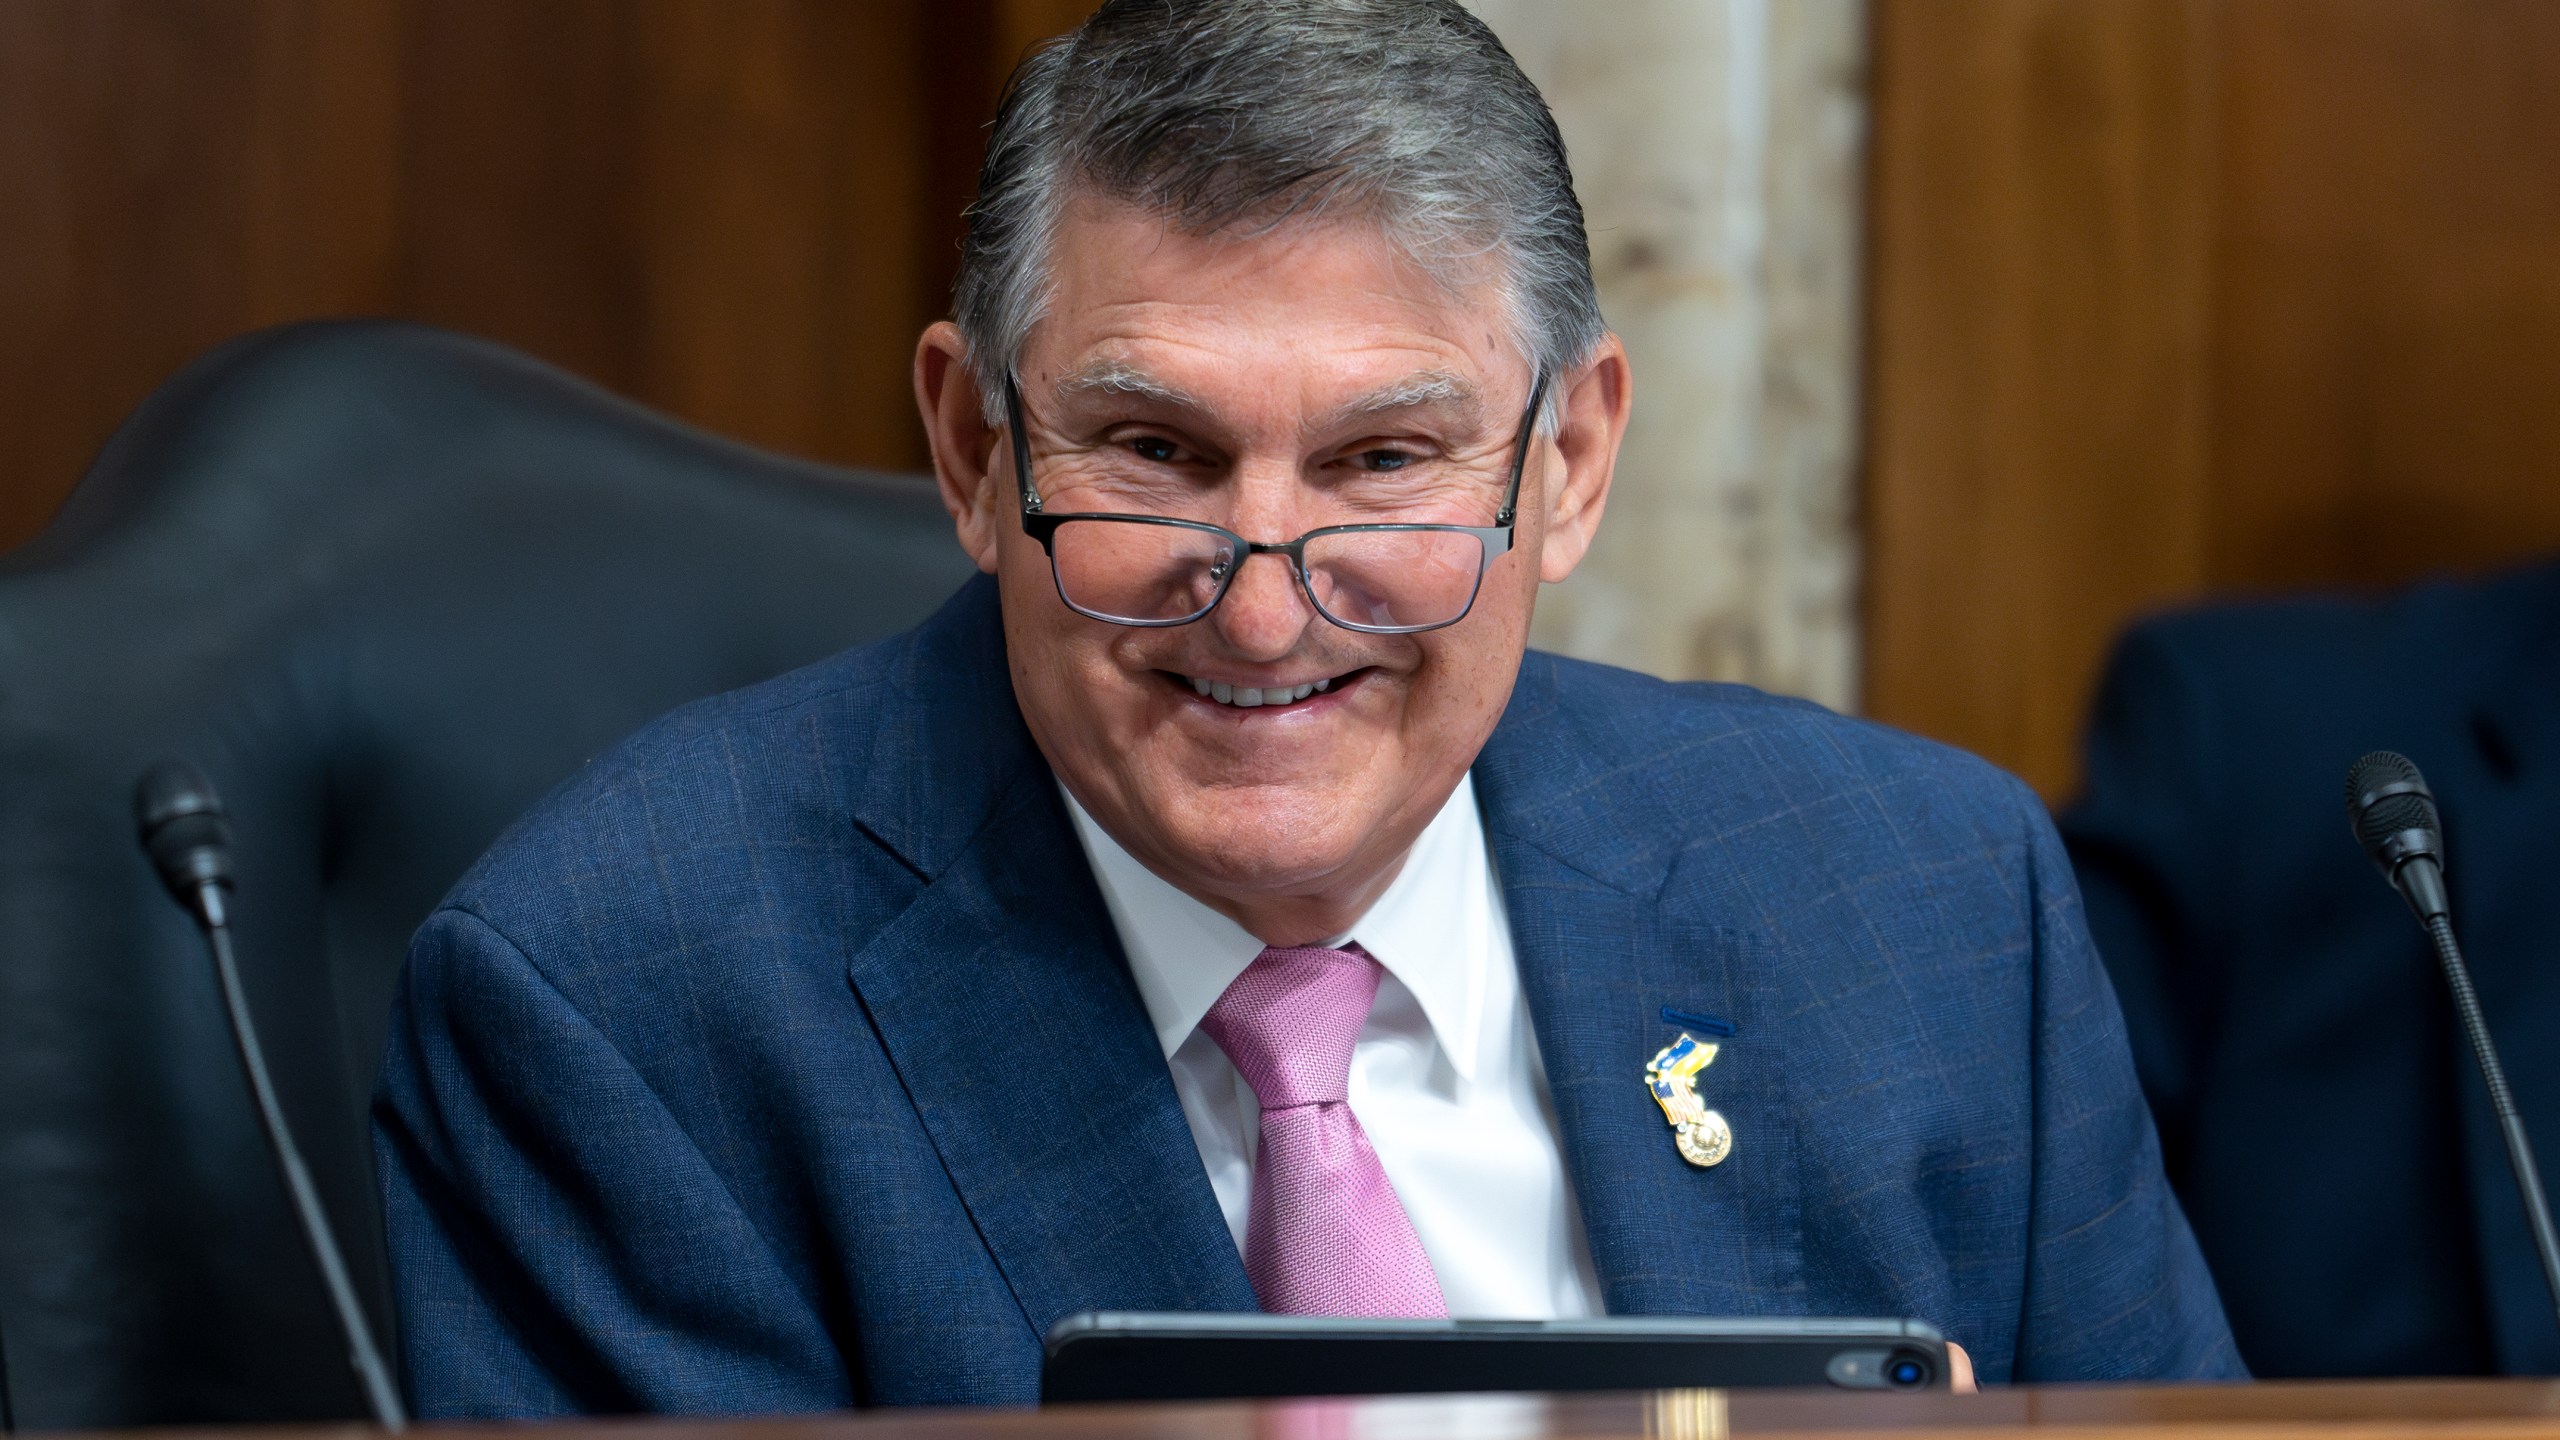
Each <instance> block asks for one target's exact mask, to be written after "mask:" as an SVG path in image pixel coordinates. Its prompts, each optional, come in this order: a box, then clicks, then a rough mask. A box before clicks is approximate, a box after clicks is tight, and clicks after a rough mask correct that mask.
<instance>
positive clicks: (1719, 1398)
mask: <svg viewBox="0 0 2560 1440" xmlns="http://www.w3.org/2000/svg"><path fill="white" fill-rule="evenodd" d="M2021 1429H2034V1430H2042V1431H2048V1432H2054V1433H2055V1435H2056V1437H2057V1440H2062V1437H2065V1436H2067V1437H2068V1440H2119V1437H2121V1440H2137V1437H2138V1440H2297V1437H2300V1440H2311V1437H2321V1440H2338V1437H2347V1440H2383V1437H2389V1436H2403V1435H2406V1436H2426V1437H2448V1440H2451V1437H2460V1440H2498V1437H2506V1436H2527V1435H2531V1436H2555V1437H2560V1381H2544V1380H2463V1381H2404V1382H2397V1383H2390V1384H2372V1383H2361V1382H2359V1383H2330V1382H2319V1383H2270V1384H2259V1385H2233V1386H2191V1387H2179V1388H2137V1387H2113V1386H2047V1387H2043V1388H2029V1389H2012V1390H1999V1391H1995V1392H1993V1393H1990V1394H1986V1395H1849V1394H1841V1393H1837V1392H1820V1391H1735V1392H1720V1391H1713V1390H1673V1391H1661V1392H1656V1393H1652V1394H1639V1395H1557V1396H1542V1395H1471V1396H1457V1397H1420V1396H1417V1397H1412V1398H1399V1399H1387V1400H1302V1401H1266V1402H1260V1403H1249V1404H1229V1405H1167V1406H1161V1407H1153V1406H1095V1407H1091V1408H1076V1409H1063V1410H1051V1411H1026V1410H942V1411H898V1412H886V1413H881V1414H876V1415H843V1416H826V1417H819V1418H809V1419H787V1420H746V1421H728V1422H718V1421H696V1420H643V1421H611V1422H603V1423H595V1424H578V1425H562V1426H552V1427H544V1431H543V1440H978V1437H986V1440H1106V1437H1107V1440H1441V1437H1451V1440H1456V1437H1480V1440H1548V1437H1555V1440H1564V1437H1589V1440H1602V1437H1610V1440H1617V1437H1624V1440H1724V1437H1726V1436H1744V1435H1749V1436H1759V1437H1780V1436H1823V1435H1839V1434H1843V1433H1856V1432H1864V1431H1873V1432H1889V1433H1890V1434H1891V1435H1892V1436H1893V1437H1894V1440H1936V1437H1949V1440H1952V1437H1956V1436H1982V1435H1992V1434H1995V1433H1997V1432H2002V1431H2015V1430H2021ZM197 1433H198V1434H199V1435H201V1436H205V1437H213V1436H224V1437H229V1440H364V1437H369V1436H372V1435H373V1433H374V1432H371V1431H368V1430H364V1429H361V1428H358V1427H353V1426H346V1427H329V1428H318V1427H314V1428H296V1429H292V1430H284V1429H275V1430H231V1431H201V1432H197ZM419 1433H420V1435H421V1436H422V1437H426V1440H436V1437H442V1440H489V1437H490V1432H489V1431H487V1430H485V1429H480V1428H477V1427H435V1426H429V1427H422V1429H421V1431H420V1432H419ZM532 1435H533V1432H531V1431H529V1430H522V1429H519V1430H513V1431H512V1440H532ZM155 1440H175V1436H174V1435H173V1433H172V1432H166V1431H163V1432H155Z"/></svg>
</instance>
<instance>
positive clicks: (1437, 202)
mask: <svg viewBox="0 0 2560 1440" xmlns="http://www.w3.org/2000/svg"><path fill="white" fill-rule="evenodd" d="M1077 189H1082V190H1083V191H1084V192H1085V193H1088V194H1094V195H1099V196H1103V197H1107V198H1110V199H1115V200H1121V201H1126V202H1129V203H1132V204H1135V205H1138V206H1141V207H1143V208H1145V209H1148V210H1151V211H1154V212H1156V213H1158V214H1161V215H1163V216H1165V217H1166V219H1167V220H1168V221H1169V222H1170V223H1172V224H1174V225H1177V226H1179V227H1181V228H1182V229H1185V230H1187V231H1190V232H1192V233H1195V234H1211V233H1215V232H1216V231H1219V230H1221V229H1225V228H1227V227H1229V226H1246V227H1254V228H1258V229H1268V228H1270V227H1272V226H1276V225H1279V224H1281V223H1283V222H1285V221H1287V220H1289V219H1291V218H1292V217H1299V216H1318V215H1325V216H1331V215H1344V216H1356V217H1359V218H1362V219H1365V220H1369V221H1371V222H1372V223H1375V224H1377V225H1378V226H1379V227H1380V228H1381V229H1382V231H1383V232H1384V233H1385V234H1386V235H1387V237H1388V238H1389V239H1390V240H1391V241H1393V242H1394V243H1395V244H1397V245H1398V246H1399V247H1401V248H1402V249H1403V250H1404V252H1405V253H1406V254H1407V255H1409V256H1411V257H1412V258H1413V259H1415V260H1416V261H1417V262H1419V263H1421V264H1423V265H1425V266H1426V267H1429V268H1432V269H1433V270H1434V271H1435V272H1436V273H1441V274H1442V275H1443V276H1444V278H1446V277H1449V276H1450V275H1451V273H1452V267H1453V266H1459V265H1464V264H1466V263H1468V262H1471V261H1473V260H1475V259H1477V258H1478V257H1483V256H1491V257H1493V259H1494V260H1495V262H1496V264H1497V267H1498V268H1497V271H1496V274H1497V276H1498V280H1499V286H1500V290H1501V292H1502V294H1503V297H1504V301H1505V305H1506V308H1507V309H1508V310H1509V312H1510V316H1509V319H1510V324H1511V329H1512V331H1513V335H1514V338H1515V340H1516V343H1517V344H1518V345H1519V346H1520V348H1521V350H1522V352H1523V354H1524V355H1525V356H1526V357H1527V358H1528V359H1529V360H1530V361H1531V362H1532V363H1533V364H1535V365H1537V366H1538V367H1539V368H1541V369H1542V370H1543V371H1545V373H1547V374H1549V375H1556V374H1560V373H1561V372H1563V371H1565V370H1567V369H1569V368H1571V367H1573V366H1575V365H1578V364H1580V363H1581V362H1582V361H1583V360H1585V359H1587V358H1589V356H1590V354H1591V350H1592V347H1593V346H1595V345H1597V344H1598V343H1599V341H1600V338H1601V336H1602V335H1603V334H1604V333H1605V329H1606V327H1605V325H1604V323H1603V322H1602V320H1601V318H1600V302H1599V297H1598V295H1597V294H1596V293H1595V292H1594V290H1593V288H1592V283H1591V249H1590V243H1589V241H1588V239H1587V238H1586V237H1585V235H1584V233H1583V225H1582V204H1581V202H1580V201H1579V200H1578V199H1576V198H1575V196H1574V193H1573V173H1572V171H1571V170H1570V169H1569V168H1568V167H1567V165H1566V163H1565V153H1564V138H1563V136H1561V135H1560V134H1558V133H1557V131H1556V123H1555V117H1554V116H1552V115H1550V114H1549V113H1548V111H1547V104H1546V100H1545V98H1544V97H1543V96H1541V95H1540V94H1539V93H1538V88H1537V87H1536V86H1535V85H1532V84H1531V83H1529V78H1528V77H1527V76H1526V75H1523V74H1521V73H1520V67H1519V66H1518V65H1517V64H1516V63H1514V62H1513V60H1512V58H1511V53H1510V52H1509V51H1507V50H1505V49H1503V48H1502V42H1501V41H1499V40H1497V39H1495V38H1494V35H1493V32H1492V31H1491V30H1489V29H1487V28H1485V24H1484V22H1483V21H1481V20H1479V19H1477V18H1476V17H1475V16H1474V15H1472V14H1470V13H1468V11H1467V10H1466V8H1465V7H1464V6H1462V5H1460V4H1458V3H1457V0H1109V3H1107V4H1105V5H1103V6H1102V8H1100V9H1099V10H1097V11H1095V12H1094V14H1093V16H1092V17H1091V18H1090V19H1088V20H1086V21H1085V23H1084V24H1083V25H1082V26H1081V27H1080V28H1078V29H1077V30H1076V31H1074V32H1073V33H1072V34H1069V35H1066V36H1063V37H1061V38H1060V39H1057V40H1055V41H1052V42H1050V43H1049V44H1048V45H1046V46H1044V47H1043V48H1042V49H1040V50H1039V51H1037V52H1035V53H1034V54H1033V55H1031V56H1030V58H1028V59H1026V60H1024V61H1023V63H1022V65H1021V67H1020V68H1018V69H1017V70H1015V71H1014V74H1013V79H1012V80H1011V82H1010V83H1008V84H1007V85H1006V87H1005V94H1004V100H1003V103H1002V104H1001V105H1000V106H999V107H998V108H997V111H996V120H995V127H994V130H993V133H992V134H991V135H990V136H989V137H988V140H987V158H986V164H985V167H984V168H983V169H981V170H980V171H979V174H978V198H977V201H976V203H974V204H973V205H971V206H970V208H969V232H968V238H967V239H966V240H965V241H963V242H962V245H961V253H960V275H959V281H958V284H957V285H956V287H955V294H954V297H953V318H954V319H955V320H956V321H957V323H958V325H959V327H960V333H961V335H962V337H963V338H964V339H965V340H966V341H967V343H968V347H969V366H970V371H971V373H972V374H973V375H974V376H975V377H976V379H977V382H978V390H979V394H980V395H981V396H982V397H983V398H984V400H985V402H986V407H987V419H988V423H990V424H994V423H997V422H998V421H999V419H1000V417H1001V415H1002V395H1003V389H1002V387H1003V384H1004V376H1005V372H1006V370H1007V369H1008V368H1009V367H1011V366H1012V364H1013V363H1014V361H1015V358H1016V357H1017V356H1018V355H1019V354H1020V352H1021V349H1022V345H1023V341H1024V339H1025V338H1026V337H1027V336H1028V335H1029V334H1030V331H1031V327H1032V326H1033V325H1034V324H1035V323H1037V322H1038V320H1039V319H1040V317H1041V314H1042V313H1043V311H1044V310H1045V308H1046V305H1047V300H1048V247H1049V242H1050V237H1051V234H1052V232H1053V231H1054V230H1055V228H1056V225H1057V220H1058V215H1059V213H1060V212H1061V211H1062V210H1063V209H1064V207H1065V205H1066V201H1067V198H1068V196H1069V194H1070V193H1072V192H1073V191H1075V190H1077ZM1554 413H1555V412H1554V397H1553V392H1552V390H1551V391H1550V398H1549V417H1548V418H1549V419H1550V420H1552V418H1553V415H1554Z"/></svg>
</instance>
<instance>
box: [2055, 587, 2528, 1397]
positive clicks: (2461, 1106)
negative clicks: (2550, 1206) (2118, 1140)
mask: <svg viewBox="0 0 2560 1440" xmlns="http://www.w3.org/2000/svg"><path fill="white" fill-rule="evenodd" d="M2386 748H2387V749H2395V750H2399V751H2401V752H2403V753H2405V754H2407V755H2408V756H2409V757H2410V758H2411V759H2413V760H2415V761H2417V762H2418V766H2419V768H2420V769H2422V770H2424V771H2425V772H2426V776H2427V780H2428V782H2429V783H2430V784H2431V785H2433V786H2434V788H2435V791H2436V795H2437V797H2438V799H2439V800H2440V801H2441V803H2442V805H2443V810H2444V817H2445V829H2446V845H2447V854H2446V871H2447V876H2448V878H2449V880H2450V882H2451V885H2452V890H2453V905H2454V920H2455V923H2456V924H2457V925H2458V926H2459V927H2460V929H2461V931H2462V935H2463V944H2464V948H2465V949H2466V950H2467V951H2468V952H2469V958H2470V962H2471V967H2472V974H2473V977H2474V978H2475V979H2476V980H2477V982H2478V984H2479V988H2480V998H2481V1003H2482V1005H2483V1007H2484V1008H2485V1009H2486V1011H2487V1013H2488V1017H2489V1024H2490V1028H2491V1029H2492V1031H2494V1032H2495V1033H2496V1035H2497V1037H2498V1041H2499V1045H2500V1048H2501V1050H2502V1052H2503V1058H2504V1060H2505V1062H2506V1066H2507V1073H2508V1078H2509V1079H2510V1080H2511V1081H2512V1082H2513V1085H2514V1089H2515V1093H2516V1099H2517V1103H2518V1105H2519V1106H2520V1107H2521V1108H2522V1109H2523V1111H2524V1117H2525V1124H2526V1126H2527V1128H2528V1129H2529V1130H2530V1131H2531V1132H2532V1134H2533V1136H2534V1138H2535V1140H2536V1141H2537V1142H2538V1143H2539V1144H2540V1145H2541V1146H2542V1154H2543V1155H2544V1156H2545V1157H2546V1158H2545V1160H2544V1163H2545V1164H2546V1165H2548V1164H2550V1163H2551V1162H2550V1160H2549V1158H2548V1157H2549V1156H2551V1155H2553V1154H2554V1153H2560V965H2555V964H2554V963H2553V961H2554V959H2555V956H2560V884H2555V870H2554V866H2553V860H2554V858H2555V855H2560V847H2555V845H2554V839H2553V837H2554V836H2555V835H2560V565H2553V564H2545V565H2542V566H2540V567H2537V568H2534V569H2531V570H2524V571H2518V572H2515V573H2513V574H2508V575H2503V576H2498V577H2495V578H2493V579H2491V580H2488V581H2485V582H2477V583H2437V584H2430V585H2425V586H2421V587H2418V588H2416V589H2413V590H2409V591H2405V592H2403V593H2400V594H2397V595H2393V596H2389V597H2385V598H2381V599H2348V598H2338V597H2322V598H2316V599H2295V600H2285V601H2273V602H2257V603H2251V604H2244V605H2228V606H2218V607H2214V608H2212V609H2208V610H2202V611H2196V612H2191V613H2187V614H2183V615H2176V616H2171V617H2166V618H2163V619H2160V620H2156V621H2153V622H2150V623H2148V624H2145V625H2143V626H2141V627H2139V628H2137V629H2136V630H2134V631H2133V632H2132V633H2131V634H2130V635H2129V636H2128V637H2127V638H2126V639H2125V640H2124V642H2123V643H2122V644H2121V646H2120V647H2119V649H2118V652H2117V654H2116V657H2115V660H2114V662H2113V664H2112V666H2111V667H2110V669H2109V672H2108V679H2107V681H2106V683H2105V685H2104V686H2103V687H2102V690H2101V694H2100V700H2099V705H2098V710H2097V718H2096V721H2095V723H2094V725H2093V726H2092V729H2091V733H2090V744H2089V779H2088V790H2087V793H2086V795H2085V797H2084V798H2083V799H2082V800H2081V801H2080V803H2079V804H2077V805H2076V806H2074V807H2073V808H2072V809H2071V810H2070V811H2068V812H2067V813H2066V814H2065V815H2064V817H2063V822H2062V829H2063V834H2064V836H2065V837H2066V838H2067V839H2068V841H2069V842H2070V846H2071V851H2072V856H2073V858H2074V859H2075V860H2076V861H2077V862H2078V863H2079V865H2080V869H2081V883H2082V884H2083V885H2084V886H2086V887H2087V892H2088V899H2089V919H2090V923H2091V927H2092V929H2093V930H2094V931H2095V932H2096V934H2097V938H2098V944H2099V947H2100V948H2101V949H2102V950H2103V951H2104V952H2105V954H2106V959H2107V965H2108V968H2109V969H2110V970H2111V971H2113V972H2114V976H2115V981H2116V985H2117V987H2118V988H2119V989H2120V990H2121V991H2122V993H2123V996H2124V1003H2125V1009H2126V1011H2127V1013H2128V1014H2129V1015H2130V1016H2131V1017H2132V1019H2133V1021H2134V1025H2133V1041H2134V1053H2135V1056H2136V1059H2137V1061H2138V1062H2139V1066H2140V1069H2141V1072H2142V1077H2143V1083H2144V1085H2145V1086H2146V1088H2147V1089H2148V1090H2149V1092H2150V1095H2151V1100H2152V1104H2153V1106H2154V1108H2155V1110H2156V1111H2157V1113H2158V1116H2159V1121H2160V1128H2161V1132H2162V1137H2163V1140H2164V1142H2165V1147H2166V1150H2167V1156H2168V1165H2169V1172H2170V1177H2171V1179H2172V1180H2173V1181H2174V1182H2175V1183H2176V1184H2177V1186H2178V1187H2179V1189H2180V1192H2181V1194H2182V1195H2183V1196H2184V1197H2185V1200H2186V1203H2187V1211H2188V1213H2189V1214H2190V1215H2192V1216H2193V1217H2194V1219H2195V1225H2196V1231H2197V1234H2198V1236H2199V1238H2200V1239H2201V1240H2202V1241H2203V1242H2204V1248H2205V1253H2206V1255H2207V1256H2208V1258H2209V1259H2210V1260H2211V1261H2212V1263H2213V1267H2214V1271H2215V1273H2216V1274H2217V1275H2218V1276H2220V1277H2221V1280H2222V1286H2223V1296H2224V1299H2225V1300H2226V1301H2227V1302H2228V1303H2229V1305H2230V1307H2231V1321H2232V1328H2233V1329H2234V1330H2235V1331H2237V1332H2238V1334H2239V1338H2240V1347H2241V1351H2242V1353H2243V1354H2244V1355H2246V1356H2247V1357H2248V1359H2249V1363H2250V1365H2251V1367H2252V1368H2254V1369H2256V1370H2258V1371H2259V1373H2261V1374H2275V1375H2420V1374H2463V1373H2476V1372H2481V1371H2499V1370H2504V1371H2509V1372H2514V1373H2522V1374H2538V1375H2548V1374H2552V1373H2555V1372H2560V1332H2555V1331H2554V1329H2553V1326H2552V1323H2551V1298H2550V1295H2549V1293H2548V1291H2546V1290H2545V1288H2544V1286H2543V1280H2542V1271H2541V1267H2540V1265H2539V1264H2538V1263H2537V1262H2536V1260H2535V1259H2534V1254H2533V1249H2532V1242H2531V1240H2530V1238H2529V1236H2528V1235H2527V1232H2526V1230H2525V1222H2524V1207H2523V1206H2522V1205H2521V1204H2520V1203H2519V1202H2518V1201H2517V1199H2516V1189H2515V1181H2514V1180H2513V1178H2512V1177H2511V1176H2510V1175H2509V1173H2508V1170H2507V1160H2506V1151H2505V1148H2504V1146H2503V1145H2502V1143H2501V1142H2500V1140H2499V1138H2498V1132H2497V1129H2496V1128H2495V1122H2494V1120H2493V1119H2492V1117H2491V1113H2490V1110H2489V1104H2488V1094H2487V1091H2486V1089H2485V1088H2484V1087H2483V1086H2482V1084H2481V1082H2480V1079H2479V1076H2478V1073H2477V1071H2475V1070H2474V1069H2473V1067H2472V1061H2471V1055H2470V1051H2469V1049H2468V1048H2467V1047H2466V1045H2465V1044H2464V1042H2463V1040H2462V1039H2461V1035H2460V1031H2459V1030H2458V1029H2457V1028H2456V1026H2455V1023H2454V1018H2453V1011H2452V1006H2451V1003H2450V1001H2449V1000H2448V998H2447V995H2446V991H2445V985H2444V979H2443V977H2442V975H2441V974H2440V973H2439V972H2438V971H2437V969H2436V965H2435V960H2434V958H2433V954H2432V952H2431V951H2430V949H2429V947H2428V942H2427V940H2426V937H2425V936H2424V935H2423V934H2421V933H2420V931H2419V929H2418V926H2417V923H2416V922H2415V921H2414V920H2412V919H2411V918H2410V915H2409V911H2408V909H2407V907H2405V906H2404V905H2402V904H2401V902H2400V900H2399V898H2398V897H2397V896H2395V895H2394V894H2393V893H2392V891H2391V889H2390V887H2389V886H2387V885H2385V884H2384V883H2383V882H2382V878H2381V877H2380V876H2379V875H2377V874H2376V873H2375V872H2374V868H2373V866H2372V865H2371V863H2369V862H2368V861H2367V860H2366V859H2365V856H2364V852H2363V851H2362V850H2361V849H2360V848H2359V847H2358V846H2357V845H2356V843H2355V840H2354V839H2353V837H2352V836H2351V835H2350V833H2349V830H2348V826H2347V818H2346V812H2345V810H2344V809H2343V808H2342V807H2341V805H2340V791H2341V786H2342V782H2343V781H2344V780H2345V778H2346V773H2347V767H2348V766H2349V765H2350V764H2352V763H2353V762H2354V761H2355V759H2356V757H2357V756H2359V755H2362V754H2364V753H2365V752H2366V751H2368V750H2375V749H2386Z"/></svg>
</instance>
